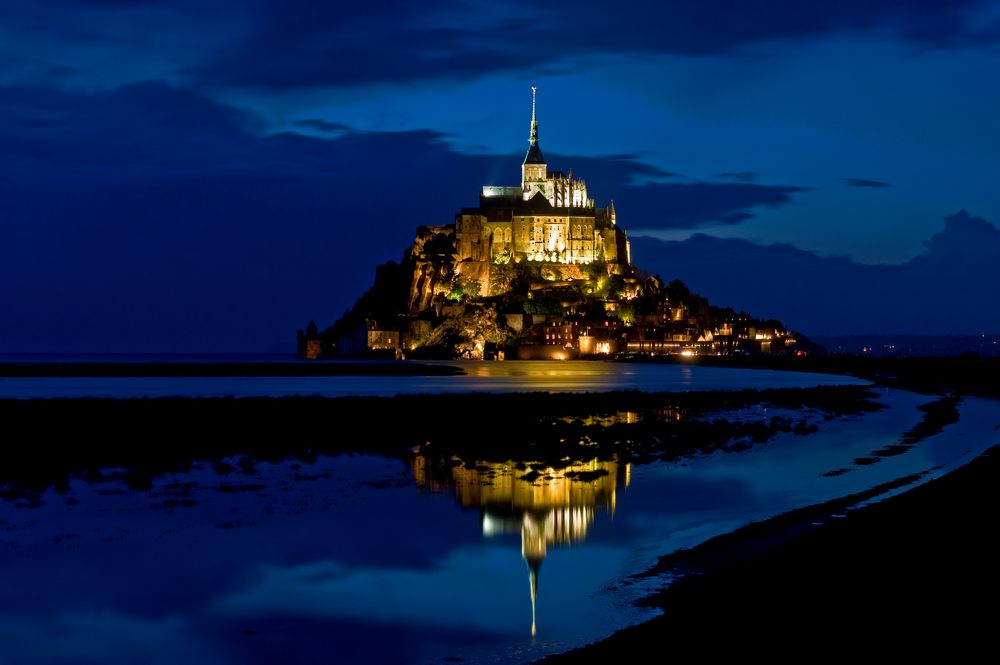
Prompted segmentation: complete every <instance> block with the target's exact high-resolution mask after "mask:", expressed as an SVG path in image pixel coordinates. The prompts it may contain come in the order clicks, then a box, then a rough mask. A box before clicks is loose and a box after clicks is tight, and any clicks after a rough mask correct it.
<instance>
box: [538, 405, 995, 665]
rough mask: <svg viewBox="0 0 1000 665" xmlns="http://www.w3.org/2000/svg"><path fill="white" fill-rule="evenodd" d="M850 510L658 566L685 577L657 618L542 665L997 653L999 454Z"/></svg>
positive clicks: (801, 518) (787, 522)
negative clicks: (689, 657)
mask: <svg viewBox="0 0 1000 665" xmlns="http://www.w3.org/2000/svg"><path fill="white" fill-rule="evenodd" d="M998 415H1000V409H998ZM997 439H998V442H1000V431H998V432H997ZM849 503H853V501H842V500H841V501H836V502H831V503H828V504H824V505H821V506H815V507H812V508H808V509H805V510H803V511H797V512H796V513H793V514H789V515H783V516H779V517H777V518H774V519H772V520H768V521H766V522H763V523H760V524H752V525H749V526H747V527H745V528H743V529H740V530H737V531H736V532H733V533H731V534H727V535H725V536H721V537H719V538H715V539H713V540H711V541H708V542H706V543H704V544H703V545H701V546H699V547H696V548H693V549H692V550H688V551H686V552H682V553H679V554H677V555H673V556H671V557H668V558H664V559H663V560H661V562H660V564H659V567H660V568H661V569H662V570H672V571H675V572H678V571H681V572H686V573H687V574H686V575H685V576H684V577H683V578H682V579H680V580H679V581H677V582H675V583H674V584H673V585H671V586H669V587H667V588H666V589H665V590H663V591H662V592H660V593H659V594H658V595H657V596H655V597H654V598H652V599H650V601H649V602H650V603H652V604H654V605H655V606H658V607H659V608H661V609H662V610H663V612H664V614H663V615H662V616H660V617H657V618H655V619H653V620H651V621H648V622H646V623H644V624H640V625H638V626H634V627H631V628H627V629H625V630H622V631H620V632H618V633H615V634H614V635H612V636H611V637H609V638H608V639H606V640H604V641H602V642H599V643H597V644H594V645H591V646H588V647H584V648H582V649H579V650H576V651H571V652H569V653H568V654H563V655H561V656H555V657H552V658H550V659H546V660H545V661H544V662H546V663H550V662H551V663H576V662H591V661H594V662H597V661H602V662H647V661H649V660H650V658H653V657H654V655H655V659H657V660H660V659H662V660H669V659H671V657H676V656H679V655H685V656H687V655H691V654H697V655H698V656H699V657H701V658H704V657H708V658H712V657H714V656H720V655H725V656H743V657H763V658H766V659H769V660H779V661H782V662H784V661H793V660H794V661H798V662H809V661H813V660H819V659H822V660H825V659H828V658H830V657H831V656H837V657H853V658H859V659H862V658H871V657H891V658H892V659H893V660H896V659H898V658H900V657H907V656H922V657H926V656H928V655H935V656H947V657H948V658H949V659H950V660H955V659H958V660H966V659H971V658H972V656H973V655H974V654H979V657H978V658H976V659H977V660H979V659H981V658H983V657H984V656H983V655H982V654H987V653H990V652H991V651H993V650H994V649H995V646H996V642H997V637H996V610H995V608H996V598H997V591H998V587H1000V575H998V569H997V562H998V561H1000V544H998V542H997V540H996V533H995V531H996V526H997V524H998V517H1000V445H998V446H995V447H994V448H992V449H990V451H988V452H987V453H985V454H983V455H982V456H980V457H979V458H977V459H976V460H974V461H973V462H971V463H970V464H968V465H966V466H964V467H961V468H959V469H957V470H956V471H954V472H952V473H949V474H947V475H945V476H942V477H941V478H938V479H935V480H932V481H930V482H927V483H925V484H923V485H920V486H919V487H916V488H915V489H912V490H910V491H908V492H906V493H903V494H899V495H897V496H893V497H890V498H888V499H886V500H884V501H882V502H880V503H876V504H873V505H870V506H867V507H864V508H859V509H857V510H853V511H848V512H846V513H844V512H842V509H843V507H844V505H848V504H849Z"/></svg>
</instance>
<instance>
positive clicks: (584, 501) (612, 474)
mask: <svg viewBox="0 0 1000 665" xmlns="http://www.w3.org/2000/svg"><path fill="white" fill-rule="evenodd" d="M443 462H444V461H443V460H438V461H437V463H435V461H434V460H432V459H431V458H427V457H424V456H423V455H419V454H418V455H416V456H415V457H414V458H413V474H414V476H415V479H416V481H417V485H418V486H420V487H423V488H424V489H429V490H431V491H435V492H438V491H441V490H442V489H444V488H445V487H452V488H454V490H455V494H456V497H457V498H458V501H459V503H460V504H462V505H463V506H467V507H478V508H481V509H482V516H483V534H484V535H485V536H487V537H489V536H494V535H499V534H503V533H518V532H520V534H521V556H522V557H524V562H525V563H526V564H527V565H528V583H529V585H530V589H531V635H532V637H534V636H535V634H536V632H537V629H538V628H537V623H536V602H537V600H538V571H539V569H540V568H541V566H542V561H544V560H545V556H546V554H547V553H548V548H549V547H550V546H558V545H568V544H571V543H574V542H580V541H583V540H584V539H585V538H586V537H587V530H588V528H589V527H590V525H592V524H593V523H594V516H595V513H596V509H597V508H603V509H606V510H608V511H610V512H612V513H613V512H614V510H615V504H616V500H615V495H616V490H617V489H618V488H619V487H621V486H623V485H624V486H628V484H629V481H630V480H631V465H630V464H622V465H619V464H618V463H617V462H615V461H606V462H602V461H599V460H596V459H595V460H592V461H590V462H577V463H574V464H569V465H567V466H565V467H562V468H553V467H550V466H545V465H542V464H529V465H527V467H526V465H525V464H524V463H515V462H513V461H508V462H480V461H475V462H473V461H467V462H462V461H461V460H459V459H458V458H452V459H451V460H449V461H448V462H447V463H443ZM525 468H527V469H528V471H527V472H526V473H525V472H524V469H525Z"/></svg>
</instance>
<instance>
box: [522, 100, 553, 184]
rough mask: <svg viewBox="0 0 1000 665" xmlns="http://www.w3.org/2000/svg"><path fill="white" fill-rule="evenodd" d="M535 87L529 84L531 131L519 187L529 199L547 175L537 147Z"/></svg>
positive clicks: (542, 158) (540, 152)
mask: <svg viewBox="0 0 1000 665" xmlns="http://www.w3.org/2000/svg"><path fill="white" fill-rule="evenodd" d="M536 92H537V88H535V86H531V133H530V134H529V135H528V153H527V154H526V155H525V156H524V162H523V163H522V164H521V189H522V190H523V191H524V195H525V196H524V198H525V199H529V198H531V197H532V196H534V193H535V192H536V191H542V194H546V192H545V191H544V187H545V180H546V177H547V176H548V169H547V168H546V166H545V158H544V157H542V150H541V148H539V147H538V118H537V116H536V115H535V94H536Z"/></svg>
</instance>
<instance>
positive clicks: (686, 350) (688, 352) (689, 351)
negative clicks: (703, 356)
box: [681, 349, 694, 356]
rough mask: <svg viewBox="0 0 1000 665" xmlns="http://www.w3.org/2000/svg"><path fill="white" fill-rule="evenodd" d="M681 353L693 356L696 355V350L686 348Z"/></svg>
mask: <svg viewBox="0 0 1000 665" xmlns="http://www.w3.org/2000/svg"><path fill="white" fill-rule="evenodd" d="M681 355H682V356H693V355H694V351H692V350H691V349H684V350H683V351H681Z"/></svg>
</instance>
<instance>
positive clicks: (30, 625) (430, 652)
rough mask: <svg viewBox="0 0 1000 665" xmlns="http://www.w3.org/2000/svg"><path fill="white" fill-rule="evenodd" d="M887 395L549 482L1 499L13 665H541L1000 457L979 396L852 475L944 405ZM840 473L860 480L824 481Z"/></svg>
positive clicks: (252, 476) (393, 466)
mask: <svg viewBox="0 0 1000 665" xmlns="http://www.w3.org/2000/svg"><path fill="white" fill-rule="evenodd" d="M513 365H514V364H513V363H507V364H504V365H503V366H504V367H505V368H508V367H512V366H513ZM588 365H594V364H592V363H588ZM594 366H599V365H594ZM651 367H656V368H662V366H651ZM676 369H678V370H683V369H686V368H676ZM695 369H697V368H695ZM505 371H512V370H506V369H505ZM540 371H541V370H540ZM553 371H554V370H553ZM745 373H750V372H745ZM753 374H757V373H755V372H754V373H753ZM698 376H701V374H700V370H699V372H698ZM809 376H810V377H812V376H814V375H809ZM574 380H577V379H574ZM760 380H761V379H760V378H759V377H740V380H739V381H738V382H737V385H740V386H742V385H745V384H747V383H753V382H755V381H760ZM782 380H783V381H784V380H786V379H785V376H784V375H782ZM716 387H721V385H720V386H716ZM880 399H881V400H882V401H884V402H885V403H886V404H887V405H888V408H886V409H884V410H882V411H879V412H877V413H873V414H868V415H865V416H863V417H857V418H852V419H847V420H835V421H831V422H824V423H822V424H821V429H820V431H819V432H816V433H814V434H809V435H806V436H796V435H793V434H788V435H781V436H779V437H778V438H776V439H775V440H773V441H771V442H770V443H767V444H764V445H762V446H759V447H756V448H752V449H750V450H748V451H746V452H742V453H720V454H714V455H710V456H705V457H701V458H698V459H695V460H692V461H689V462H686V463H654V464H648V465H641V466H636V465H626V464H617V463H614V462H603V463H601V462H596V461H595V462H592V463H590V464H584V465H579V466H578V467H571V468H570V469H566V470H563V471H553V470H548V471H547V472H546V473H544V474H543V476H544V475H548V477H547V478H546V477H542V478H539V479H537V480H535V481H534V482H529V481H528V480H523V479H521V478H519V476H522V475H523V474H524V473H525V471H524V470H523V469H517V468H516V467H515V466H514V465H513V464H512V463H511V464H496V463H494V464H480V465H478V466H473V465H469V466H468V467H455V468H451V469H444V470H442V469H441V468H440V466H436V465H433V464H431V462H430V461H429V460H425V459H423V458H420V457H416V458H414V459H412V460H398V459H388V458H382V457H375V456H363V455H353V456H339V457H333V458H321V459H319V460H318V461H317V462H315V463H313V464H305V465H301V466H300V465H296V464H292V463H282V464H258V465H257V466H256V468H255V469H254V470H253V472H252V473H249V474H243V473H240V472H232V473H228V474H219V473H216V472H215V471H213V470H211V469H209V468H203V469H195V470H193V471H191V472H189V473H182V474H175V475H171V476H169V477H164V478H160V479H158V480H157V481H156V482H155V484H154V487H153V488H152V490H151V491H149V492H133V491H130V490H127V489H126V488H124V487H123V486H121V485H119V484H116V483H105V484H95V485H88V484H84V483H82V482H78V483H75V484H74V485H73V486H72V487H71V488H70V491H69V492H68V493H67V494H64V495H58V494H49V495H47V496H46V497H45V500H44V502H43V504H42V505H41V506H39V507H35V508H24V507H16V506H15V505H14V503H12V502H10V501H5V502H2V503H0V662H11V663H56V662H66V663H70V662H72V663H79V662H94V663H134V662H143V663H177V662H186V663H247V662H249V663H273V662H282V663H329V662H375V663H379V662H382V663H425V662H454V661H446V660H444V659H446V658H456V657H458V658H462V659H464V660H465V661H473V662H525V661H529V660H532V659H534V658H537V657H540V656H542V655H544V654H546V653H551V652H554V651H560V650H564V649H567V648H570V647H572V646H576V645H579V644H581V643H584V642H588V641H592V640H593V639H595V638H598V637H601V636H604V635H607V634H610V633H611V632H613V631H614V630H616V629H618V628H621V627H623V626H625V625H627V624H629V623H634V622H636V621H639V620H641V619H643V618H644V617H646V616H648V612H647V611H644V610H638V609H635V608H634V607H632V606H631V604H630V601H632V600H633V599H634V598H635V597H636V596H637V595H641V594H642V593H643V588H641V587H638V586H636V585H634V584H626V583H623V582H624V581H626V578H627V576H629V575H630V574H631V573H634V572H637V571H641V570H643V569H645V568H647V567H648V566H649V565H651V564H652V563H653V562H654V561H655V559H656V557H657V556H658V555H661V554H664V553H667V552H669V551H672V550H674V549H677V548H680V547H688V546H691V545H694V544H697V543H699V542H702V541H703V540H705V539H707V538H709V537H711V536H713V535H716V534H719V533H723V532H726V531H729V530H731V529H733V528H735V527H737V526H739V525H742V524H745V523H746V522H748V521H751V520H759V519H763V518H766V517H769V516H772V515H776V514H779V513H782V512H785V511H787V510H789V509H792V508H796V507H800V506H804V505H809V504H813V503H817V502H820V501H824V500H827V499H830V498H833V497H837V496H842V495H845V494H848V493H851V492H855V491H858V490H861V489H864V488H867V487H871V486H873V485H875V484H878V483H881V482H885V481H888V480H892V479H895V478H899V477H901V476H904V475H907V474H910V473H914V472H925V471H931V473H930V474H929V476H928V477H932V476H936V475H940V474H941V473H944V472H945V471H947V470H949V469H950V468H953V467H955V466H957V465H959V464H962V463H964V462H965V461H967V460H969V459H970V458H971V457H972V456H974V455H976V454H977V453H978V452H980V451H982V450H984V449H985V448H986V447H988V446H989V445H990V444H991V443H995V442H996V441H995V439H996V432H995V429H994V428H995V427H996V426H997V425H998V424H1000V413H998V410H997V408H996V403H995V402H992V401H988V400H978V399H966V400H965V401H964V402H962V404H961V406H960V411H961V420H960V422H959V423H957V424H955V425H951V426H949V427H948V428H946V429H945V431H944V432H943V433H941V434H940V435H937V436H935V437H932V438H931V439H928V440H926V441H924V442H922V443H920V444H918V445H916V446H915V447H913V448H912V449H910V450H909V451H908V452H906V453H904V454H902V455H898V456H895V457H886V458H884V459H883V460H882V461H881V462H879V463H877V464H872V465H870V466H855V465H853V463H852V461H853V460H854V459H855V458H857V457H863V456H866V455H868V454H870V453H871V452H872V451H873V450H875V449H876V448H879V447H881V446H883V445H885V444H887V443H893V442H894V441H896V439H897V438H898V437H899V435H900V434H901V433H902V432H903V431H905V430H906V429H908V428H910V427H912V426H913V425H914V424H915V423H916V422H918V421H919V419H920V416H921V414H920V412H919V411H918V410H917V406H918V405H920V404H922V403H924V402H926V401H928V398H925V397H920V396H917V395H913V394H911V393H905V392H896V391H882V392H881V393H880ZM498 426H502V423H500V424H498ZM137 445H141V442H137ZM838 468H851V471H850V472H849V473H845V474H843V475H840V476H836V477H823V476H822V475H821V474H823V473H824V472H827V471H831V470H834V469H838ZM595 472H596V473H595ZM579 473H582V474H583V475H582V476H580V475H577V474H579ZM533 610H534V611H533Z"/></svg>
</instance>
